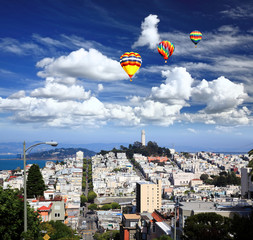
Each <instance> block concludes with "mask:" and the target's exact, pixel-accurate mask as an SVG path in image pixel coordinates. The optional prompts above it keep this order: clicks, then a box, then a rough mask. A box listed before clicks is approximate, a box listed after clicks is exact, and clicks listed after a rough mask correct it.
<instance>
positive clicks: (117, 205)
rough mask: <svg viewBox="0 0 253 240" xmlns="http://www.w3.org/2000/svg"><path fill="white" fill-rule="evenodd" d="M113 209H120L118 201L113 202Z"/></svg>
mask: <svg viewBox="0 0 253 240" xmlns="http://www.w3.org/2000/svg"><path fill="white" fill-rule="evenodd" d="M111 206H112V209H120V205H119V204H118V203H116V202H112V203H111Z"/></svg>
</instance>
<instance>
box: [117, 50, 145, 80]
mask: <svg viewBox="0 0 253 240" xmlns="http://www.w3.org/2000/svg"><path fill="white" fill-rule="evenodd" d="M141 64H142V59H141V56H140V54H139V53H134V52H126V53H124V54H123V55H122V56H121V57H120V65H121V67H122V68H123V69H124V70H125V71H126V73H127V74H128V76H129V77H130V81H132V77H133V75H134V74H135V73H136V72H137V71H138V69H139V68H140V66H141Z"/></svg>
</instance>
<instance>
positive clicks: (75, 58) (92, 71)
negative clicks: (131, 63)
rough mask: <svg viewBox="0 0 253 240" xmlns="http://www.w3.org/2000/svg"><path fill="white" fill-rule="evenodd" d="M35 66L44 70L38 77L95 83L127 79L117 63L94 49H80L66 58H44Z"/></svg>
mask: <svg viewBox="0 0 253 240" xmlns="http://www.w3.org/2000/svg"><path fill="white" fill-rule="evenodd" d="M37 66H38V67H43V68H44V70H43V71H40V72H39V73H38V76H40V77H48V76H53V77H73V78H86V79H91V80H95V81H115V80H123V79H128V76H127V74H126V73H125V72H124V70H123V69H122V67H121V66H120V63H119V62H118V61H115V60H112V59H110V58H108V57H106V56H105V55H103V54H102V53H100V52H99V51H97V50H96V49H89V51H86V50H84V49H83V48H81V49H79V50H77V51H73V52H71V53H70V54H69V55H68V56H61V57H59V58H57V59H49V58H46V59H43V60H41V61H40V62H38V63H37Z"/></svg>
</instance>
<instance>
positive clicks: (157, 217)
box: [152, 212, 164, 222]
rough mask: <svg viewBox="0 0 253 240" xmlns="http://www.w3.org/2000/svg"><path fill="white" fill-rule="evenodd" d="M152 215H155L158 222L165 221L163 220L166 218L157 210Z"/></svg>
mask: <svg viewBox="0 0 253 240" xmlns="http://www.w3.org/2000/svg"><path fill="white" fill-rule="evenodd" d="M152 217H153V218H154V219H155V220H156V221H157V222H163V221H164V219H163V218H162V217H161V216H159V215H158V214H157V213H156V212H153V213H152Z"/></svg>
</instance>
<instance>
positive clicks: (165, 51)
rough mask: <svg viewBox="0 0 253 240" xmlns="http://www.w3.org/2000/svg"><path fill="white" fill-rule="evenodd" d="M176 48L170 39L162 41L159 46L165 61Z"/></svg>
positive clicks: (158, 48)
mask: <svg viewBox="0 0 253 240" xmlns="http://www.w3.org/2000/svg"><path fill="white" fill-rule="evenodd" d="M174 49H175V47H174V45H173V44H172V43H171V42H170V41H162V42H160V43H159V44H158V46H157V50H158V52H159V53H160V54H161V55H162V56H163V58H164V59H165V63H166V62H167V60H168V58H169V57H170V56H171V55H172V53H173V52H174Z"/></svg>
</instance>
